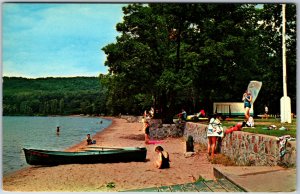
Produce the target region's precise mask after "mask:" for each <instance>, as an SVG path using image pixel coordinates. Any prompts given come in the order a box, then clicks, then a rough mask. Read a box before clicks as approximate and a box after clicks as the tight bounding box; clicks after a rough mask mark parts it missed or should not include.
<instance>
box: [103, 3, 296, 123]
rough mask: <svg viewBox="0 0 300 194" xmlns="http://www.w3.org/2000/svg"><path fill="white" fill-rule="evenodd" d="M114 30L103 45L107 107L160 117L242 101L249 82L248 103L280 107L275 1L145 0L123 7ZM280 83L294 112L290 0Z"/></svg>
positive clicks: (279, 15)
mask: <svg viewBox="0 0 300 194" xmlns="http://www.w3.org/2000/svg"><path fill="white" fill-rule="evenodd" d="M123 13H124V17H123V21H122V22H121V23H118V24H117V25H116V30H117V31H118V32H119V33H120V36H118V37H117V38H116V42H115V43H111V44H108V45H107V46H105V47H104V48H103V51H104V52H105V54H106V55H107V60H106V62H105V65H106V66H107V67H108V68H109V74H108V75H103V79H102V83H103V84H104V85H105V86H106V87H107V88H108V99H107V106H108V109H109V110H110V111H111V112H112V113H113V114H117V113H118V112H129V113H130V114H133V113H137V112H138V111H141V110H144V109H147V110H149V109H150V107H151V106H153V107H154V108H155V110H157V111H158V112H159V114H160V115H161V117H162V118H164V122H165V123H168V122H172V117H173V116H174V114H176V113H178V112H179V111H180V110H181V108H184V109H185V110H186V111H187V112H188V114H193V113H195V112H198V111H199V110H200V109H202V108H203V109H205V110H206V111H207V112H209V113H211V114H212V113H213V110H212V106H213V102H241V98H242V94H243V93H244V91H245V90H246V89H247V86H248V84H249V82H250V81H251V80H257V81H261V82H262V88H261V91H260V93H259V95H258V98H257V100H256V101H255V103H254V107H255V113H256V114H259V113H262V112H263V111H264V108H263V107H264V105H267V106H268V107H269V111H270V112H272V113H273V114H278V113H280V98H281V97H282V96H283V65H282V5H281V4H275V3H274V4H263V5H262V4H260V5H257V4H242V3H230V4H225V3H150V4H130V5H128V6H125V7H123ZM285 18H286V38H285V39H286V59H287V78H286V80H287V88H288V96H289V97H290V98H291V108H292V112H294V113H295V111H296V5H295V4H291V3H290V4H286V16H285Z"/></svg>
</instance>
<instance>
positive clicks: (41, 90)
mask: <svg viewBox="0 0 300 194" xmlns="http://www.w3.org/2000/svg"><path fill="white" fill-rule="evenodd" d="M105 102H106V89H105V88H104V87H102V85H101V84H100V81H99V79H98V78H97V77H73V78H38V79H27V78H16V77H4V78H3V114H4V115H54V114H59V115H65V114H100V113H105V112H106V108H105Z"/></svg>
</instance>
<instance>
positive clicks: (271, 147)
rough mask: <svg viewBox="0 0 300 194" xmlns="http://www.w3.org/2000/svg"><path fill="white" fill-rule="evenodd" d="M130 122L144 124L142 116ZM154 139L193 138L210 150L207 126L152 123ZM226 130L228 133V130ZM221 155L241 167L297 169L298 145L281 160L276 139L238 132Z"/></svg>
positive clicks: (291, 143)
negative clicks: (295, 167) (279, 166)
mask: <svg viewBox="0 0 300 194" xmlns="http://www.w3.org/2000/svg"><path fill="white" fill-rule="evenodd" d="M121 118H123V119H126V120H127V121H128V122H142V118H143V117H141V116H125V115H124V116H121ZM149 121H150V138H154V139H164V138H167V137H182V136H183V137H184V139H185V140H186V141H187V139H188V137H189V136H192V137H193V140H194V143H196V144H201V145H205V146H207V136H206V128H207V124H206V123H205V124H202V123H192V122H187V123H186V124H184V123H181V124H162V121H161V120H160V119H151V120H149ZM225 130H226V129H225ZM217 147H218V151H219V152H220V153H222V154H224V155H226V156H228V157H229V158H231V159H232V160H234V161H235V162H236V164H237V165H252V166H275V165H285V166H296V157H297V156H296V148H297V145H296V141H288V142H287V144H286V151H287V152H286V154H285V155H284V156H283V157H280V153H279V149H280V145H279V142H278V141H277V139H276V137H274V136H268V135H262V134H253V133H247V132H242V131H234V132H233V133H230V134H227V135H226V136H225V137H224V138H223V139H222V141H219V143H218V146H217Z"/></svg>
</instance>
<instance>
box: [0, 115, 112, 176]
mask: <svg viewBox="0 0 300 194" xmlns="http://www.w3.org/2000/svg"><path fill="white" fill-rule="evenodd" d="M110 124H111V120H108V119H103V118H99V117H76V116H74V117H71V116H66V117H61V116H57V117H26V116H18V117H17V116H4V117H2V126H3V128H2V135H3V136H2V171H3V174H4V175H6V174H8V173H11V172H14V171H17V170H20V169H21V168H24V167H27V166H29V165H28V164H27V163H26V160H25V156H24V153H23V150H22V148H24V147H25V148H37V149H47V150H65V149H67V148H68V147H71V146H73V145H75V144H78V143H79V142H81V141H83V140H85V139H86V134H88V133H90V134H91V136H93V135H94V134H96V133H97V132H99V131H101V130H103V129H104V128H106V127H107V126H109V125H110ZM57 126H59V127H60V133H59V135H58V134H56V127H57Z"/></svg>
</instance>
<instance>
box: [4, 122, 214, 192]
mask: <svg viewBox="0 0 300 194" xmlns="http://www.w3.org/2000/svg"><path fill="white" fill-rule="evenodd" d="M109 119H111V120H112V124H111V125H110V126H109V127H108V128H106V129H105V130H103V131H102V132H99V133H97V134H96V135H95V136H93V137H92V138H93V139H95V140H96V142H97V144H96V146H112V147H120V146H122V147H131V146H134V147H136V146H145V147H146V148H147V158H146V161H145V162H128V163H105V164H101V163H100V164H68V165H59V166H52V167H48V166H47V167H45V166H43V167H41V166H36V167H35V166H30V167H28V168H25V169H22V170H20V171H17V172H15V173H13V174H10V175H7V176H4V177H3V188H2V189H3V190H4V191H26V192H31V191H58V192H67V191H69V192H73V191H74V192H87V191H92V192H108V191H124V190H130V189H141V188H148V187H154V186H163V185H173V184H182V183H188V182H193V181H195V180H197V179H198V178H199V176H201V177H202V178H204V179H206V180H213V179H214V176H213V166H214V165H215V166H216V164H211V163H210V162H209V161H208V160H207V158H206V152H205V150H203V151H201V152H199V153H197V154H195V155H194V156H191V157H187V158H186V157H185V155H184V154H185V149H186V145H185V141H184V139H183V138H182V137H181V138H167V139H165V140H163V142H162V143H161V144H157V145H161V146H162V147H163V148H164V149H165V150H166V151H168V152H169V154H170V160H171V168H169V169H163V170H161V169H157V168H155V167H154V165H153V162H154V160H155V159H156V153H155V152H154V148H155V147H156V146H157V145H153V144H151V145H145V143H144V133H143V130H142V123H129V122H127V121H126V120H125V119H119V118H109ZM84 147H86V142H85V141H82V142H80V143H79V144H77V145H75V146H73V147H71V148H69V149H68V151H77V150H81V149H82V148H84ZM110 184H113V185H114V186H115V187H109V186H108V185H110Z"/></svg>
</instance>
